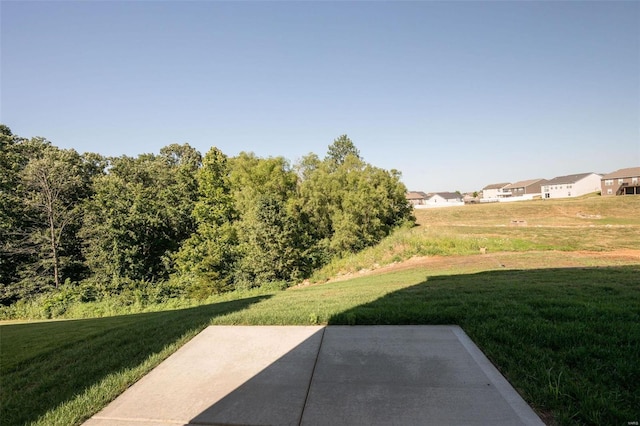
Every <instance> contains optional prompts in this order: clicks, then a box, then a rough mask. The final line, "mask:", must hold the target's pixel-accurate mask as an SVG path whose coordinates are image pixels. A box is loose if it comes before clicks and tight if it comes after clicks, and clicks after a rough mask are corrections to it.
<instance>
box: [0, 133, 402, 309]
mask: <svg viewBox="0 0 640 426" xmlns="http://www.w3.org/2000/svg"><path fill="white" fill-rule="evenodd" d="M0 171H1V173H0V290H1V291H0V303H2V304H9V303H12V302H14V301H16V300H19V299H21V298H25V297H29V296H31V295H34V294H37V293H41V292H46V291H56V290H55V289H56V288H59V287H61V286H62V285H63V283H67V284H65V285H71V286H73V285H82V286H85V287H86V286H88V287H90V288H92V289H93V290H95V291H98V292H105V293H118V292H122V291H128V289H130V288H131V286H134V287H135V286H136V285H137V284H136V283H139V282H144V283H151V284H150V285H153V283H160V282H163V281H165V280H172V281H173V282H174V284H175V286H177V287H179V288H181V289H182V290H181V291H183V292H186V293H188V294H192V295H204V296H206V295H207V294H211V293H212V292H221V291H227V290H231V289H234V288H248V287H255V286H261V285H264V284H268V283H273V282H279V283H283V285H284V284H286V283H291V282H295V281H298V280H301V279H304V278H306V277H308V276H310V274H311V273H312V272H313V270H314V269H315V268H318V267H321V266H322V265H324V264H326V263H327V262H328V261H330V260H331V259H332V258H334V257H336V256H343V255H345V254H348V253H352V252H355V251H358V250H361V249H363V248H365V247H368V246H371V245H374V244H377V243H378V242H379V241H380V240H381V239H382V238H384V237H385V236H386V235H388V234H389V233H390V232H392V230H393V229H394V228H396V227H397V226H399V225H401V224H402V223H404V222H406V221H411V220H413V218H412V214H411V212H412V211H411V207H410V205H409V204H408V202H407V200H406V198H405V192H406V188H405V187H404V185H403V184H402V182H401V181H400V173H399V172H397V171H393V170H392V171H387V170H384V169H380V168H378V167H375V166H373V165H371V164H368V163H366V162H365V161H364V160H363V159H362V157H361V156H360V152H359V150H358V149H357V148H356V146H355V144H354V143H353V142H352V141H351V140H350V139H349V138H348V137H347V135H342V136H340V137H338V138H337V139H335V140H334V141H333V143H332V144H331V145H329V147H328V151H327V155H326V156H325V158H324V160H321V159H320V157H319V156H318V155H316V154H313V153H311V154H309V155H307V156H305V157H304V158H302V159H301V160H299V161H298V162H297V163H296V164H294V165H291V164H290V163H289V162H288V161H287V160H286V159H284V158H282V157H269V158H260V157H257V156H256V155H255V154H253V153H247V152H241V153H240V154H238V155H237V156H235V157H231V158H229V157H227V156H226V155H225V154H224V153H223V152H222V151H221V150H220V149H218V148H216V147H213V148H211V149H210V150H209V151H208V152H207V153H206V154H205V155H204V157H203V156H202V155H201V154H200V153H199V152H198V151H197V150H196V149H194V148H193V147H191V146H190V145H189V144H171V145H168V146H165V147H163V148H161V149H160V152H159V154H142V155H139V156H137V157H127V156H122V157H104V156H102V155H100V154H96V153H85V154H78V153H77V152H75V151H74V150H66V149H60V148H57V147H55V146H54V145H52V144H51V142H49V141H47V140H46V139H43V138H32V139H24V138H20V137H18V136H16V135H14V134H13V133H12V132H11V130H10V129H9V128H8V127H7V126H4V125H0Z"/></svg>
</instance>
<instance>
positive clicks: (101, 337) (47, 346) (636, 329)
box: [0, 197, 640, 425]
mask: <svg viewBox="0 0 640 426" xmlns="http://www.w3.org/2000/svg"><path fill="white" fill-rule="evenodd" d="M636 199H638V197H636ZM608 200H612V201H611V204H606V203H605V202H604V200H602V199H600V198H597V199H592V198H586V199H583V200H579V201H574V202H575V204H572V203H569V202H567V203H561V202H554V203H545V204H542V202H532V203H522V205H518V206H516V205H514V204H511V205H503V206H501V205H490V206H470V207H471V209H469V210H466V211H467V213H466V214H467V216H464V214H465V213H464V209H466V207H465V208H462V209H461V210H459V212H460V213H457V212H458V210H455V211H456V214H461V215H462V216H461V217H455V218H453V219H452V220H451V221H450V223H449V225H446V216H447V212H446V211H445V210H438V211H428V212H422V211H419V212H418V214H419V215H420V216H419V222H420V226H418V227H415V228H412V229H410V230H401V231H399V233H398V234H402V233H419V232H424V229H426V228H428V227H430V228H431V230H430V231H429V232H430V233H428V234H427V235H433V236H435V237H437V236H438V228H440V229H441V230H442V232H443V234H441V235H445V234H446V233H447V232H448V233H450V234H449V237H447V238H452V239H453V240H454V241H464V239H465V238H470V239H473V238H485V237H486V238H489V237H488V236H487V233H488V232H489V231H491V232H492V233H496V235H497V236H496V237H495V238H496V239H500V238H502V239H505V240H510V239H511V238H512V236H511V235H512V234H511V233H510V232H511V231H514V230H516V229H515V228H512V227H509V226H508V225H505V226H502V225H500V223H498V222H505V221H510V220H511V218H512V217H514V216H517V217H518V218H520V217H522V218H524V219H518V220H526V221H527V223H528V226H527V227H518V228H517V230H516V231H518V232H520V231H523V232H524V231H527V230H529V229H530V228H531V223H533V222H534V220H535V219H534V218H535V217H536V216H540V217H541V218H540V219H539V220H540V221H541V222H544V221H547V220H548V219H544V218H543V217H542V214H541V213H540V212H539V208H540V207H538V206H543V208H545V209H546V208H549V207H548V206H551V207H552V208H554V209H557V210H558V211H559V210H561V209H564V211H566V212H567V213H566V216H564V219H562V220H564V221H565V222H566V223H564V224H563V226H564V227H559V225H557V224H556V223H555V222H551V221H549V222H548V224H546V225H545V226H544V227H541V228H540V229H541V230H545V232H549V233H550V234H549V236H548V237H545V238H548V239H549V241H547V242H545V244H547V243H548V244H549V245H550V247H549V248H548V249H547V248H544V247H537V246H535V245H536V244H538V243H536V242H532V241H531V240H532V235H530V234H526V233H525V234H521V238H522V241H523V245H527V244H530V245H532V246H535V247H534V250H531V249H526V248H522V249H517V250H516V249H514V250H508V251H506V252H500V253H494V251H493V250H491V249H490V250H489V251H488V253H487V254H486V255H480V254H478V253H477V249H476V250H474V251H473V255H464V252H463V253H462V255H457V254H456V253H455V247H453V249H452V251H451V252H447V253H442V254H445V255H446V256H445V257H441V258H437V259H429V258H427V259H426V260H421V261H420V262H416V263H411V262H408V263H406V264H405V266H406V267H404V268H396V269H394V270H391V272H386V273H383V272H384V270H383V269H380V273H377V274H373V275H368V276H362V277H359V278H353V279H350V280H346V281H341V282H330V283H326V284H315V285H302V286H298V287H294V288H290V289H289V290H287V291H270V290H255V291H252V292H244V293H235V294H230V295H225V296H222V297H219V298H215V297H214V298H211V299H209V301H208V302H209V303H208V304H206V305H203V306H199V307H193V308H187V309H176V310H166V311H162V312H151V313H141V314H133V315H123V316H113V317H105V318H93V319H81V320H62V321H44V322H32V323H13V324H12V323H8V324H3V325H0V351H1V363H0V375H1V377H2V386H1V387H0V404H1V405H0V424H3V425H5V424H6V425H17V424H32V423H33V424H42V425H73V424H80V423H82V421H83V420H85V419H87V418H88V417H90V416H91V415H92V414H93V413H95V412H96V411H98V410H99V409H100V408H101V407H103V406H104V405H106V404H107V403H108V402H109V401H110V400H112V399H113V398H115V397H116V396H117V395H118V394H120V393H121V392H122V391H123V390H124V389H126V388H127V387H128V386H130V385H131V384H132V383H134V382H135V381H136V380H138V379H139V378H140V377H142V376H143V375H144V374H146V373H147V372H148V371H150V369H152V368H153V367H154V366H155V365H157V364H158V363H159V362H161V361H162V360H163V359H165V358H166V357H167V356H169V355H170V354H171V353H172V352H174V351H175V350H176V349H177V348H179V347H180V346H181V345H182V344H184V343H185V342H186V341H188V340H189V339H190V338H191V337H192V336H194V335H195V334H197V333H198V332H199V331H200V330H202V329H203V328H204V327H206V326H207V325H209V324H252V325H261V324H270V325H278V324H305V325H306V324H349V325H354V324H458V325H460V326H461V327H462V328H463V329H464V330H465V332H466V333H467V334H468V335H469V336H470V337H471V338H472V339H473V340H474V342H475V343H476V344H477V345H478V346H479V347H480V348H481V349H482V350H483V351H484V352H485V354H486V355H487V356H488V357H489V358H490V359H491V361H492V362H493V363H494V364H495V365H496V367H497V368H498V369H499V370H500V371H501V372H502V373H503V374H504V375H505V376H506V377H507V378H508V380H509V381H510V382H511V383H512V384H513V385H514V387H516V389H517V390H518V391H519V392H520V393H521V394H522V396H523V397H524V398H525V400H526V401H527V402H528V403H529V404H531V406H532V407H533V408H534V409H535V410H536V411H537V412H538V413H539V414H540V415H541V416H542V417H543V419H544V420H545V421H546V422H547V423H549V424H562V425H565V424H567V425H568V424H623V425H626V424H627V423H628V422H634V421H639V420H640V408H639V407H640V392H638V383H640V258H638V257H637V256H636V257H633V255H632V256H631V257H629V256H626V257H625V256H607V255H606V254H607V252H608V251H613V250H620V249H628V248H637V247H640V244H639V240H640V232H638V230H639V229H640V228H638V226H640V224H639V223H638V221H639V220H640V219H638V218H636V216H637V213H636V212H638V211H640V205H639V204H638V202H639V201H640V200H638V201H635V200H632V199H631V198H627V199H626V200H624V201H619V199H608ZM608 200H607V202H608ZM629 200H630V201H629ZM572 201H573V200H572ZM618 203H620V204H618ZM623 203H627V204H623ZM519 204H520V203H519ZM512 206H514V207H512ZM620 206H622V207H620ZM625 206H626V207H625ZM630 208H631V209H635V212H634V211H632V212H629V211H628V209H630ZM482 209H490V210H485V211H483V210H482ZM500 209H505V210H500ZM446 210H449V211H450V212H452V211H454V209H446ZM527 211H528V213H527V214H525V213H526V212H527ZM576 211H579V212H585V213H583V214H589V215H592V216H594V218H593V219H583V218H581V217H578V216H576V217H575V219H574V218H573V216H574V215H575V214H576V213H575V212H576ZM487 212H488V213H487ZM516 213H518V215H516ZM423 214H424V215H427V216H425V217H423V216H422V215H423ZM451 214H453V213H451ZM500 215H502V218H500V217H499V216H500ZM596 215H600V217H599V218H597V217H595V216H596ZM454 219H455V220H454ZM582 220H594V221H597V220H600V221H602V220H605V221H610V222H615V221H616V220H618V221H621V222H625V224H624V225H620V226H618V227H614V226H611V227H607V225H611V224H610V223H606V224H604V225H603V224H594V227H593V228H595V229H599V228H600V227H603V228H604V229H618V228H620V229H625V230H626V231H628V234H629V235H628V236H626V237H624V236H623V235H622V233H620V234H617V235H618V237H619V238H609V237H608V235H607V234H606V233H604V232H603V234H602V235H600V236H598V237H596V236H590V235H581V234H587V233H588V232H586V231H587V230H591V229H592V228H590V225H591V224H587V226H586V227H584V226H581V225H579V224H581V223H582V222H581V221H582ZM429 221H431V222H429ZM438 221H442V222H441V223H440V224H439V225H436V224H437V223H438ZM463 222H464V223H463ZM428 223H433V224H434V225H433V226H430V225H429V224H428ZM463 224H464V225H465V226H464V227H463V226H462V225H463ZM556 227H557V228H556ZM567 227H568V228H567ZM447 228H449V229H447ZM462 228H464V229H466V231H467V232H463V231H462ZM572 228H576V229H578V230H579V232H573V229H572ZM551 229H558V230H560V231H561V232H564V230H565V229H570V230H571V231H572V232H571V233H569V234H568V235H570V238H571V239H575V240H576V241H577V246H576V249H578V250H587V249H588V248H585V247H589V246H590V245H594V244H596V243H597V244H600V249H597V248H595V249H593V248H592V249H590V250H598V252H593V253H578V252H572V251H569V250H570V247H569V246H570V244H569V243H567V246H568V247H567V248H566V249H565V248H560V250H564V251H557V250H558V248H557V247H553V244H552V242H553V241H552V236H553V234H552V233H551ZM560 231H559V232H558V235H556V239H557V240H558V241H560V242H561V241H564V238H565V235H567V234H562V233H560ZM541 232H542V231H541ZM427 235H425V236H424V238H426V239H428V238H431V237H427ZM473 235H475V236H473ZM541 235H542V234H541ZM391 238H399V237H398V236H397V235H396V236H392V237H391ZM519 238H520V237H519ZM566 238H568V237H566ZM600 238H602V239H603V240H601V241H596V240H598V239H600ZM416 240H417V237H416ZM634 241H635V245H634V244H631V243H633V242H634ZM387 243H388V241H387ZM383 244H384V243H383ZM424 244H425V245H428V244H429V242H428V241H425V242H424ZM628 244H630V245H631V247H630V246H628ZM487 247H488V246H487ZM376 250H380V252H379V253H380V256H381V257H384V256H388V257H389V258H392V257H393V256H396V255H397V253H388V250H387V249H385V248H384V247H378V248H376ZM469 250H471V249H469ZM551 250H555V251H551ZM496 251H497V250H496ZM383 253H387V254H384V255H383ZM369 256H371V254H369ZM414 259H415V258H414ZM358 261H359V262H362V267H363V268H370V269H371V268H372V265H373V262H377V261H378V260H376V259H369V261H370V262H372V263H369V264H367V263H366V262H367V259H366V257H362V258H360V259H359V260H358ZM334 268H336V270H338V269H339V268H338V267H336V266H334ZM355 270H356V271H357V269H355Z"/></svg>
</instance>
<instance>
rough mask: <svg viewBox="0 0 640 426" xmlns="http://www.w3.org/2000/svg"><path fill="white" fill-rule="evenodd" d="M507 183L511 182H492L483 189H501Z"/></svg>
mask: <svg viewBox="0 0 640 426" xmlns="http://www.w3.org/2000/svg"><path fill="white" fill-rule="evenodd" d="M507 185H509V182H504V183H492V184H491V185H487V186H485V187H484V188H482V190H483V191H484V190H485V189H501V188H504V187H505V186H507Z"/></svg>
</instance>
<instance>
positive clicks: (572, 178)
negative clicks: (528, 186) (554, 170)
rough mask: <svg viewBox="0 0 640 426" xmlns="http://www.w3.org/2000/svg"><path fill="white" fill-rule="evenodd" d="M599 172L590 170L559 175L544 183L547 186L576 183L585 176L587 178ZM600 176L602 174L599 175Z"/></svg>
mask: <svg viewBox="0 0 640 426" xmlns="http://www.w3.org/2000/svg"><path fill="white" fill-rule="evenodd" d="M595 174H597V173H593V172H589V173H578V174H575V175H566V176H557V177H554V178H553V179H551V180H549V181H547V182H545V183H544V185H545V186H547V185H564V184H568V183H576V182H578V181H580V180H582V179H584V178H586V177H587V176H589V175H595ZM598 176H600V175H598Z"/></svg>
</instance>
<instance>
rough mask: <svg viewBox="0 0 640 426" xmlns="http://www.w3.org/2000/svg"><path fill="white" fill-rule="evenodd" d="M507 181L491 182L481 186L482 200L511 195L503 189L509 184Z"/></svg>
mask: <svg viewBox="0 0 640 426" xmlns="http://www.w3.org/2000/svg"><path fill="white" fill-rule="evenodd" d="M509 185H510V183H509V182H505V183H492V184H491V185H487V186H485V187H484V188H482V200H481V201H484V202H487V201H498V198H503V197H508V196H510V195H511V192H509V191H505V190H504V188H505V187H507V186H509Z"/></svg>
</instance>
